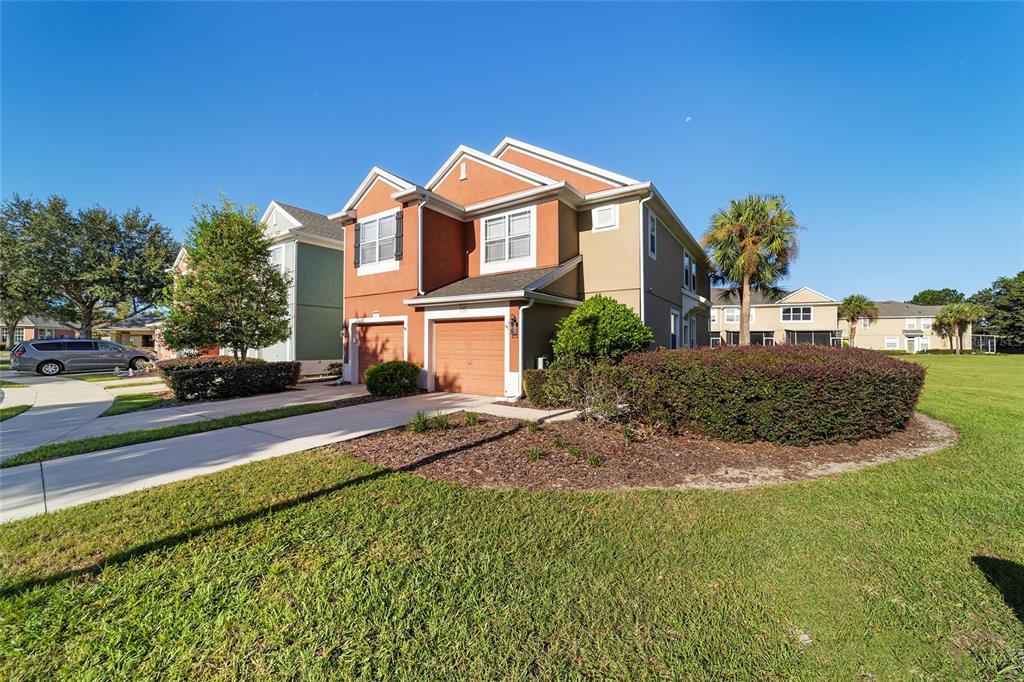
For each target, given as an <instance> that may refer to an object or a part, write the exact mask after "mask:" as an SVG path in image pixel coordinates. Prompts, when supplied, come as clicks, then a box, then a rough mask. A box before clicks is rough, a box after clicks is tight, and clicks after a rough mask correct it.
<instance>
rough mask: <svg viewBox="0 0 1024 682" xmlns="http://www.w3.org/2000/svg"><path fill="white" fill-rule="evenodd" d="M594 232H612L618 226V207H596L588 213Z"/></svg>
mask: <svg viewBox="0 0 1024 682" xmlns="http://www.w3.org/2000/svg"><path fill="white" fill-rule="evenodd" d="M590 215H591V219H592V220H593V230H594V232H601V231H603V230H614V229H615V228H617V227H618V226H619V205H618V204H611V205H609V206H598V207H597V208H595V209H594V210H593V211H591V213H590Z"/></svg>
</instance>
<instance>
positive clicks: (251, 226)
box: [163, 199, 291, 359]
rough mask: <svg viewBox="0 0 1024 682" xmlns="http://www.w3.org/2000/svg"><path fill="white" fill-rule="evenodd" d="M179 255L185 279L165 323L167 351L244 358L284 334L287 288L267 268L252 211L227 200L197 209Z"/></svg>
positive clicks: (266, 246) (266, 244)
mask: <svg viewBox="0 0 1024 682" xmlns="http://www.w3.org/2000/svg"><path fill="white" fill-rule="evenodd" d="M185 248H186V249H187V250H188V265H189V269H188V271H187V272H185V273H183V274H181V275H179V276H178V280H177V282H176V283H175V285H174V287H173V293H172V297H173V300H172V301H170V304H171V311H170V314H169V315H168V316H167V318H166V319H165V320H164V326H163V338H164V341H165V342H166V343H167V344H168V345H170V346H171V347H172V348H179V349H188V348H205V347H209V346H218V347H221V348H230V349H231V351H232V353H233V354H234V356H235V358H236V359H238V358H243V359H244V358H245V356H246V354H247V352H248V350H249V349H250V348H253V349H260V348H265V347H266V346H269V345H271V344H274V343H278V342H279V341H284V340H286V339H287V338H288V337H289V335H290V333H291V330H290V327H289V310H288V287H289V285H290V280H289V277H288V276H287V275H285V274H284V273H283V272H281V271H280V270H279V269H278V268H277V267H276V266H275V265H274V264H273V263H271V261H270V240H269V239H268V238H267V237H266V236H265V234H264V232H263V225H262V224H261V223H260V222H259V219H258V218H257V213H256V208H255V207H253V206H250V207H248V208H242V207H240V206H238V205H237V204H235V203H234V202H231V201H229V200H227V199H224V200H223V201H222V203H221V205H220V206H212V205H208V204H202V205H200V206H197V207H196V212H195V215H194V216H193V218H192V227H191V229H190V230H189V234H188V240H187V242H186V245H185Z"/></svg>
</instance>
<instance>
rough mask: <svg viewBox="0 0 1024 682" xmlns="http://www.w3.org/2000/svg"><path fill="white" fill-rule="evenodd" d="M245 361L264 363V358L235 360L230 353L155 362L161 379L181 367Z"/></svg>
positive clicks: (210, 365)
mask: <svg viewBox="0 0 1024 682" xmlns="http://www.w3.org/2000/svg"><path fill="white" fill-rule="evenodd" d="M241 363H246V364H250V365H265V364H266V363H267V361H266V360H261V359H260V358H246V359H244V360H235V358H234V357H233V356H231V355H199V356H196V357H194V358H173V359H171V360H160V361H159V362H157V363H156V371H157V373H158V374H159V375H160V377H161V378H163V379H168V378H169V377H170V375H171V374H172V373H174V372H176V371H178V370H181V369H196V368H198V367H217V366H219V365H235V364H241Z"/></svg>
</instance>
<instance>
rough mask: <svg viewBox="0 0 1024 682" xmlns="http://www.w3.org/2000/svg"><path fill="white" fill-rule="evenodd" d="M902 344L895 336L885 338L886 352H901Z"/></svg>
mask: <svg viewBox="0 0 1024 682" xmlns="http://www.w3.org/2000/svg"><path fill="white" fill-rule="evenodd" d="M899 348H900V342H899V339H897V338H896V337H895V336H887V337H885V349H886V350H899Z"/></svg>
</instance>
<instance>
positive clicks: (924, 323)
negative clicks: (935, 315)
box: [921, 318, 932, 331]
mask: <svg viewBox="0 0 1024 682" xmlns="http://www.w3.org/2000/svg"><path fill="white" fill-rule="evenodd" d="M931 328H932V321H931V320H930V319H928V318H925V319H923V320H921V329H923V330H925V331H931Z"/></svg>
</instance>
